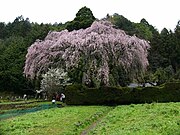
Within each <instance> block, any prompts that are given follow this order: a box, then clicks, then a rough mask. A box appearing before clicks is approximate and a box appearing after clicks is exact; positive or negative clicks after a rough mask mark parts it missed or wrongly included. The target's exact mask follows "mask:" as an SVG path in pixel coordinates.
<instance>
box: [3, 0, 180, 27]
mask: <svg viewBox="0 0 180 135" xmlns="http://www.w3.org/2000/svg"><path fill="white" fill-rule="evenodd" d="M0 1H1V7H0V22H6V23H8V22H12V21H13V20H14V19H15V18H16V17H18V16H20V15H23V16H24V18H27V17H28V18H29V19H30V21H31V22H38V23H41V22H43V23H52V24H53V23H55V22H58V23H59V22H62V23H64V22H66V21H71V20H73V19H74V17H75V15H76V13H77V12H78V10H79V9H80V8H81V7H83V6H87V7H88V8H90V9H91V11H92V12H93V14H94V16H95V17H96V18H98V19H101V18H103V17H105V16H106V15H107V13H109V14H110V15H113V14H114V13H118V14H119V15H123V16H124V17H126V18H128V19H129V20H130V21H133V22H139V21H140V20H141V19H142V18H145V19H146V20H147V21H148V22H149V23H150V24H152V25H153V26H155V27H156V28H157V29H158V30H162V28H164V27H166V28H167V29H171V30H174V28H175V26H176V24H177V22H178V20H180V8H179V5H180V0H0Z"/></svg>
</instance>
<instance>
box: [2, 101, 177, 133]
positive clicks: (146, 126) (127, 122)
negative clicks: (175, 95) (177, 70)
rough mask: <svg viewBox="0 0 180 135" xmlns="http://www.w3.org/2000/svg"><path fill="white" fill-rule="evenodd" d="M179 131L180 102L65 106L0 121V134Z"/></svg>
mask: <svg viewBox="0 0 180 135" xmlns="http://www.w3.org/2000/svg"><path fill="white" fill-rule="evenodd" d="M85 133H87V134H89V135H180V103H152V104H138V105H134V104H131V105H120V106H117V107H108V106H66V107H63V108H51V109H47V110H42V111H37V112H34V113H28V114H25V115H21V116H17V117H13V118H10V119H6V120H2V121H0V134H1V135H80V134H85Z"/></svg>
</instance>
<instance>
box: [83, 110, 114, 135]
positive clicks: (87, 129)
mask: <svg viewBox="0 0 180 135" xmlns="http://www.w3.org/2000/svg"><path fill="white" fill-rule="evenodd" d="M114 108H115V107H113V108H112V109H110V110H109V111H107V112H105V113H104V114H103V116H101V117H100V118H98V119H97V120H96V121H94V122H93V123H92V124H91V125H90V126H88V127H87V128H86V129H85V130H83V131H82V132H81V135H87V134H88V133H89V132H90V131H92V130H93V129H94V128H95V127H96V126H97V125H98V124H99V123H100V122H101V121H102V120H103V118H104V117H105V116H106V115H107V114H108V113H109V112H110V111H112V110H113V109H114Z"/></svg>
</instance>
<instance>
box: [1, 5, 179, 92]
mask: <svg viewBox="0 0 180 135" xmlns="http://www.w3.org/2000/svg"><path fill="white" fill-rule="evenodd" d="M104 19H105V20H108V21H110V22H112V23H113V24H114V27H115V28H117V29H122V30H125V31H126V33H127V34H129V35H136V36H137V37H138V38H142V39H146V40H148V41H149V42H150V45H151V49H150V50H149V55H148V60H149V63H150V65H149V67H148V71H147V73H146V74H145V75H143V76H141V77H140V78H139V82H145V81H156V82H158V84H162V83H164V82H167V81H174V80H179V79H180V21H179V22H178V23H177V25H176V26H175V29H174V30H173V31H172V30H167V29H166V28H164V29H163V30H162V31H161V32H159V31H158V30H157V29H156V28H155V27H154V26H152V25H150V24H149V23H148V22H147V21H146V20H145V19H142V20H141V21H140V22H139V23H134V22H131V21H130V20H128V19H127V18H125V17H124V16H122V15H118V14H114V15H107V16H106V17H105V18H104ZM95 20H96V18H95V17H94V16H93V13H92V11H91V10H90V9H89V8H87V7H83V8H81V9H80V10H79V11H78V13H77V14H76V17H75V18H74V20H72V21H68V22H66V23H64V24H62V23H55V24H44V23H41V24H38V23H34V22H30V20H29V18H26V19H25V18H23V16H19V17H17V18H16V19H15V20H14V21H13V22H9V23H7V24H6V23H4V22H0V91H14V92H23V91H24V90H27V89H35V88H39V87H40V86H39V84H40V81H39V80H38V79H36V80H28V79H27V78H25V76H24V74H23V70H24V63H25V55H26V54H27V49H28V47H30V45H31V44H32V43H34V42H35V41H36V40H37V39H40V40H43V39H44V38H45V37H46V35H47V34H48V33H49V31H62V30H64V29H67V30H68V31H73V30H78V29H81V28H83V29H85V28H87V27H89V26H90V25H91V24H92V23H93V22H94V21H95ZM0 21H1V20H0ZM2 21H3V20H2ZM162 25H163V24H162ZM74 74H76V73H74Z"/></svg>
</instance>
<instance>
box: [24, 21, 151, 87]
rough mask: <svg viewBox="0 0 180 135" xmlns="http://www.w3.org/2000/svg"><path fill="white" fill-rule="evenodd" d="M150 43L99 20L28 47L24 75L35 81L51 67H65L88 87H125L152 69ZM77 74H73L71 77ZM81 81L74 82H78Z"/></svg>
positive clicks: (54, 35)
mask: <svg viewBox="0 0 180 135" xmlns="http://www.w3.org/2000/svg"><path fill="white" fill-rule="evenodd" d="M149 48H150V45H149V43H148V42H147V41H145V40H143V39H139V38H137V37H136V36H135V35H134V36H129V35H127V34H126V33H125V32H124V31H123V30H120V29H115V28H114V27H113V25H112V24H111V23H110V22H108V21H95V22H94V23H93V24H92V25H91V27H88V28H86V29H80V30H74V31H71V32H68V31H67V30H63V31H61V32H55V31H53V32H49V34H48V35H47V36H46V38H45V39H44V40H43V41H41V40H37V41H36V42H35V43H33V44H32V45H31V46H30V47H29V48H28V53H27V55H26V62H25V67H24V74H25V75H26V77H29V78H31V79H34V78H36V77H38V76H41V74H43V73H46V72H47V71H48V68H49V67H61V68H62V69H65V70H66V71H67V72H68V73H69V74H71V73H74V71H75V73H78V75H79V77H78V78H79V79H80V81H81V83H84V84H86V85H90V84H92V83H93V84H95V86H98V85H111V83H112V80H113V83H114V84H115V85H121V81H122V79H121V78H123V77H124V76H126V77H127V78H125V79H130V80H132V79H136V78H137V77H138V75H140V74H142V73H143V72H145V71H146V68H147V66H148V64H149V63H148V60H147V55H148V49H149ZM73 76H76V75H71V77H73ZM75 80H77V79H74V81H75Z"/></svg>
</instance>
